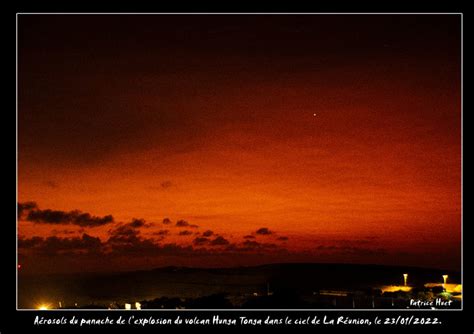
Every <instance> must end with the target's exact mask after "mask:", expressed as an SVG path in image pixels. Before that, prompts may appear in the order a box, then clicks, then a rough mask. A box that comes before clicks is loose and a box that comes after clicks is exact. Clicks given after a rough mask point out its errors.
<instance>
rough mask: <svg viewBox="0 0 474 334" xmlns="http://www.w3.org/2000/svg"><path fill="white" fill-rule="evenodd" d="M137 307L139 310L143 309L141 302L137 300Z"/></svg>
mask: <svg viewBox="0 0 474 334" xmlns="http://www.w3.org/2000/svg"><path fill="white" fill-rule="evenodd" d="M135 308H136V309H137V310H141V309H142V304H140V303H139V302H136V303H135Z"/></svg>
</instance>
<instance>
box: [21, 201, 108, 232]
mask: <svg viewBox="0 0 474 334" xmlns="http://www.w3.org/2000/svg"><path fill="white" fill-rule="evenodd" d="M18 207H19V210H18V212H19V214H20V212H21V214H23V213H24V212H25V211H28V214H27V216H26V218H25V219H26V220H27V221H30V222H33V223H38V224H65V225H66V224H72V225H78V226H81V227H96V226H102V225H105V224H109V223H113V222H114V218H113V217H112V216H111V215H108V216H104V217H97V216H92V215H90V214H89V213H87V212H81V211H79V210H74V211H59V210H50V209H46V210H40V209H38V207H37V205H36V203H34V202H28V203H23V204H19V205H18ZM20 216H21V215H20Z"/></svg>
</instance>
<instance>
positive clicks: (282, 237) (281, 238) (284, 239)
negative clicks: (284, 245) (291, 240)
mask: <svg viewBox="0 0 474 334" xmlns="http://www.w3.org/2000/svg"><path fill="white" fill-rule="evenodd" d="M277 240H280V241H288V237H284V236H281V237H278V238H277Z"/></svg>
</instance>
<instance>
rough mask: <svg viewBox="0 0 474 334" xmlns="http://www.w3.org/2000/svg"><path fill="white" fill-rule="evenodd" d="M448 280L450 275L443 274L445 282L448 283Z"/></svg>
mask: <svg viewBox="0 0 474 334" xmlns="http://www.w3.org/2000/svg"><path fill="white" fill-rule="evenodd" d="M447 280H448V275H443V281H444V284H446V281H447Z"/></svg>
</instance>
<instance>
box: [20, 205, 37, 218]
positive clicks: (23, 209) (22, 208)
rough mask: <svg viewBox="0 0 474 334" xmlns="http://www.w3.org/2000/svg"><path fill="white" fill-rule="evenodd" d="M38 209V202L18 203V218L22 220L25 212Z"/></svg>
mask: <svg viewBox="0 0 474 334" xmlns="http://www.w3.org/2000/svg"><path fill="white" fill-rule="evenodd" d="M37 208H38V205H37V204H36V202H24V203H18V218H21V217H22V216H23V213H24V212H26V211H30V210H34V209H37Z"/></svg>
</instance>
